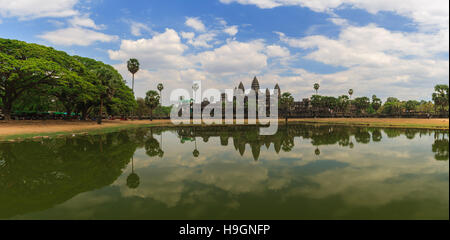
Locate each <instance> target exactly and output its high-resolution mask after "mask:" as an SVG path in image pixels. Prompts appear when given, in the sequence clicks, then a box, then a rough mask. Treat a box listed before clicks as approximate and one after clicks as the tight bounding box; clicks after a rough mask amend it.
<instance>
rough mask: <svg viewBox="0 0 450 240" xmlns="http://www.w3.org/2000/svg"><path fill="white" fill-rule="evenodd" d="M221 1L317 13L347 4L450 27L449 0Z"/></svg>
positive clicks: (369, 10) (440, 27)
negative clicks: (298, 9) (295, 8)
mask: <svg viewBox="0 0 450 240" xmlns="http://www.w3.org/2000/svg"><path fill="white" fill-rule="evenodd" d="M220 2H222V3H226V4H228V3H232V2H237V3H240V4H252V5H256V6H258V7H259V8H275V7H279V6H301V7H307V8H310V9H311V10H313V11H317V12H329V11H332V10H333V9H335V8H338V7H340V6H342V5H344V4H347V5H350V6H353V7H356V8H361V9H365V10H366V11H368V12H370V13H374V14H375V13H377V12H380V11H392V12H395V13H397V14H399V15H402V16H405V17H409V18H411V19H413V20H414V21H415V22H417V23H419V24H420V25H422V27H433V28H438V29H448V26H449V1H448V0H434V1H428V0H410V1H403V0H377V1H373V0H315V1H309V0H220Z"/></svg>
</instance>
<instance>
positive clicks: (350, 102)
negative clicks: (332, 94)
mask: <svg viewBox="0 0 450 240" xmlns="http://www.w3.org/2000/svg"><path fill="white" fill-rule="evenodd" d="M348 95H350V101H349V104H350V117H353V116H352V107H351V106H352V95H353V89H350V90H348Z"/></svg>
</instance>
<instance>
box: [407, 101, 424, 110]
mask: <svg viewBox="0 0 450 240" xmlns="http://www.w3.org/2000/svg"><path fill="white" fill-rule="evenodd" d="M419 105H420V102H418V101H416V100H409V101H407V102H406V103H405V108H406V110H407V111H408V112H411V111H415V110H416V108H417V107H418V106H419Z"/></svg>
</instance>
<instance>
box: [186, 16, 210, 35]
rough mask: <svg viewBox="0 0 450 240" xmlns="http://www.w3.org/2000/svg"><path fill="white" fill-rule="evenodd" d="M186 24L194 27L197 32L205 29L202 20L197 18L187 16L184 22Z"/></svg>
mask: <svg viewBox="0 0 450 240" xmlns="http://www.w3.org/2000/svg"><path fill="white" fill-rule="evenodd" d="M185 24H186V26H188V27H191V28H193V29H195V30H196V31H197V32H204V31H206V27H205V25H204V24H203V22H202V21H201V20H200V19H198V18H193V17H188V18H187V19H186V22H185Z"/></svg>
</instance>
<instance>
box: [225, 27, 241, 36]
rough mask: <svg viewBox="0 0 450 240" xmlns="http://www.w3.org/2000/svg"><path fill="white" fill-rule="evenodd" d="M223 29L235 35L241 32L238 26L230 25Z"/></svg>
mask: <svg viewBox="0 0 450 240" xmlns="http://www.w3.org/2000/svg"><path fill="white" fill-rule="evenodd" d="M223 31H224V32H225V33H226V34H228V35H230V36H234V35H236V34H237V33H238V32H239V30H238V27H237V26H230V27H227V28H225V29H224V30H223Z"/></svg>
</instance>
